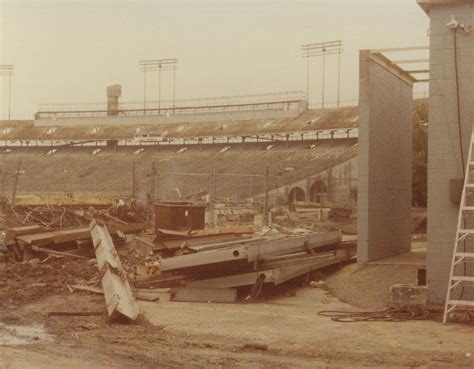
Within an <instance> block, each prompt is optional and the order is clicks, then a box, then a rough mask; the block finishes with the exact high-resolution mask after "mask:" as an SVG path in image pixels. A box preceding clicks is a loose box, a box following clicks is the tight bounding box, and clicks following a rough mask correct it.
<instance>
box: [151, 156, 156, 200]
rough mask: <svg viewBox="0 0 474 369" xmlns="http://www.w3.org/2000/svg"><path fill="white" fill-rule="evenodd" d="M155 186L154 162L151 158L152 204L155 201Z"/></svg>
mask: <svg viewBox="0 0 474 369" xmlns="http://www.w3.org/2000/svg"><path fill="white" fill-rule="evenodd" d="M155 187H156V162H155V161H154V160H153V162H152V163H151V201H152V203H153V204H154V203H155V201H156V194H155Z"/></svg>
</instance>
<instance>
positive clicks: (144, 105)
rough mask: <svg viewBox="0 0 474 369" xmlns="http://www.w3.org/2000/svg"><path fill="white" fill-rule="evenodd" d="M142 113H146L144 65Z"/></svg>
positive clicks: (144, 74) (144, 75)
mask: <svg viewBox="0 0 474 369" xmlns="http://www.w3.org/2000/svg"><path fill="white" fill-rule="evenodd" d="M143 115H146V66H145V69H144V70H143Z"/></svg>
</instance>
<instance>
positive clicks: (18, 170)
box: [12, 158, 22, 208]
mask: <svg viewBox="0 0 474 369" xmlns="http://www.w3.org/2000/svg"><path fill="white" fill-rule="evenodd" d="M21 161H22V158H20V159H19V160H18V167H17V169H16V173H15V182H14V183H13V193H12V208H13V207H15V200H16V191H17V189H18V180H19V178H20V174H21Z"/></svg>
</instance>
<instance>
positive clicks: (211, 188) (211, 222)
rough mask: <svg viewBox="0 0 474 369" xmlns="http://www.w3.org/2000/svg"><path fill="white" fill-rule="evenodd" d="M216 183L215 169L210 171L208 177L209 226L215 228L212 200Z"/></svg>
mask: <svg viewBox="0 0 474 369" xmlns="http://www.w3.org/2000/svg"><path fill="white" fill-rule="evenodd" d="M215 182H216V172H215V169H212V171H211V174H210V175H209V225H210V226H211V227H214V226H215V219H214V198H215V186H216V184H215Z"/></svg>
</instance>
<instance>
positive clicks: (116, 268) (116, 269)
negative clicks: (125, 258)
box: [89, 219, 140, 320]
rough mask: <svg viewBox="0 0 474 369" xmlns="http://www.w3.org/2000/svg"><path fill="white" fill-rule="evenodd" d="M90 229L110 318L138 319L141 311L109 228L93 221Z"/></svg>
mask: <svg viewBox="0 0 474 369" xmlns="http://www.w3.org/2000/svg"><path fill="white" fill-rule="evenodd" d="M89 229H90V233H91V237H92V241H93V244H94V251H95V255H96V258H97V266H98V268H99V276H100V279H101V282H102V288H103V290H104V296H105V302H106V305H107V312H108V314H109V316H116V315H122V316H125V317H127V318H129V319H131V320H135V319H137V317H138V315H139V314H140V311H139V309H138V305H137V302H136V301H135V299H134V297H133V294H132V290H131V288H130V285H129V283H128V280H127V274H126V272H125V270H124V269H123V267H122V263H121V262H120V259H119V257H118V254H117V250H116V249H115V246H114V243H113V241H112V237H110V234H109V231H108V230H107V227H106V226H105V225H101V224H99V223H97V221H96V220H95V219H93V220H92V222H91V223H90V225H89Z"/></svg>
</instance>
